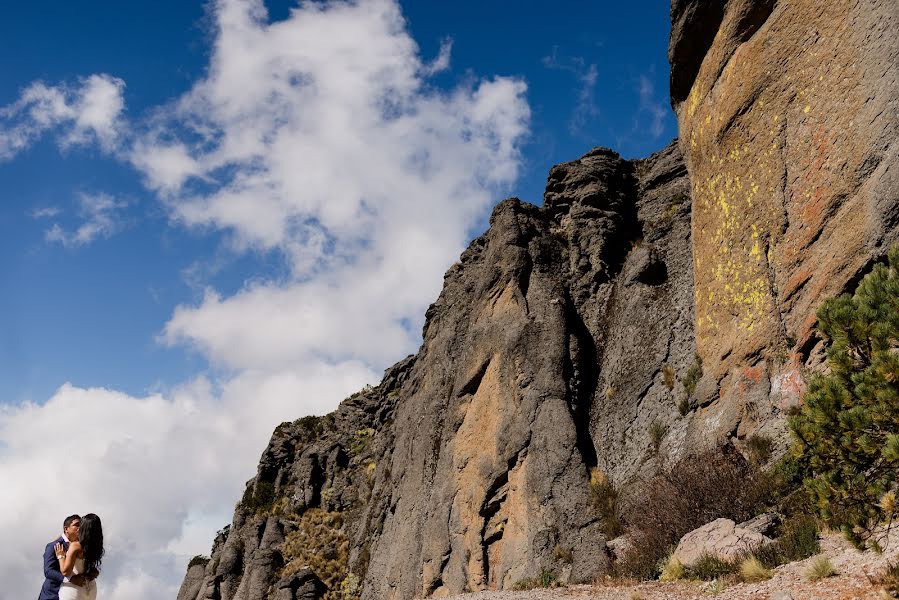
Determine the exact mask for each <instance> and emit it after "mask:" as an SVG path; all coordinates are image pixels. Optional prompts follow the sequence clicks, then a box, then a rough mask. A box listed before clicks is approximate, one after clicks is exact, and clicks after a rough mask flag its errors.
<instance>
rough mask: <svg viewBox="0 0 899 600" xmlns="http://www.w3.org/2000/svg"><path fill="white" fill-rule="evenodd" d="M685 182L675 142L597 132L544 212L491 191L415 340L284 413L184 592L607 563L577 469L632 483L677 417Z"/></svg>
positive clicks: (679, 425) (507, 576) (446, 581)
mask: <svg viewBox="0 0 899 600" xmlns="http://www.w3.org/2000/svg"><path fill="white" fill-rule="evenodd" d="M688 188H689V185H688V181H687V177H686V170H685V168H684V165H683V162H682V160H681V158H680V153H679V150H678V148H677V146H676V144H673V145H671V146H669V147H668V148H666V149H665V150H664V151H662V152H660V153H659V154H657V155H655V156H653V157H651V158H649V159H646V160H643V161H634V162H629V161H624V160H622V159H621V158H619V157H618V155H617V154H615V153H613V152H611V151H609V150H605V149H596V150H594V151H592V152H591V153H589V154H587V155H586V156H584V157H583V158H581V159H580V160H578V161H575V162H572V163H567V164H564V165H559V166H557V167H554V168H553V170H552V171H551V173H550V176H549V181H548V185H547V192H546V197H545V201H544V206H543V207H542V208H538V207H536V206H532V205H529V204H525V203H523V202H521V201H519V200H517V199H511V200H506V201H504V202H502V203H500V204H499V205H498V206H497V207H496V209H495V210H494V212H493V216H492V218H491V227H490V230H489V231H488V232H487V233H486V234H485V235H483V236H482V237H480V238H478V239H476V240H475V241H474V242H472V244H471V246H470V247H469V248H468V250H466V251H465V253H463V255H462V257H461V260H460V261H459V262H458V263H457V264H456V265H454V266H453V267H452V268H451V269H450V270H449V271H448V273H447V274H446V278H445V286H444V289H443V292H442V293H441V295H440V297H439V298H438V299H437V301H436V302H435V303H434V304H433V305H432V306H431V308H430V309H429V310H428V312H427V321H426V324H425V327H424V332H423V333H424V335H423V337H424V341H423V344H422V347H421V349H420V351H419V353H418V354H417V355H416V356H414V357H410V358H408V359H406V360H405V361H403V362H401V363H399V364H397V365H396V366H395V367H393V368H392V369H390V370H389V371H388V372H387V373H386V375H385V377H384V380H383V381H382V383H381V384H380V385H379V386H378V387H377V388H375V389H372V390H367V391H363V392H362V393H360V394H358V395H357V396H355V397H353V398H350V399H348V400H346V401H344V402H343V403H342V404H341V406H340V408H339V409H338V410H337V411H336V412H335V413H332V414H331V415H328V416H327V417H324V418H320V419H315V418H308V417H307V418H304V419H300V420H299V421H297V422H295V423H287V424H284V425H282V426H281V427H279V428H278V430H277V431H276V432H275V434H274V436H273V437H272V441H271V443H270V444H269V447H268V448H267V449H266V451H265V453H264V454H263V456H262V460H261V462H260V465H259V469H258V472H257V475H256V478H255V479H254V480H252V481H251V482H250V484H249V486H248V489H247V493H246V495H245V496H244V500H243V501H242V502H241V504H240V505H239V506H238V509H237V511H236V513H235V517H234V522H233V523H232V526H231V528H230V530H229V531H228V532H226V533H224V534H223V535H222V536H221V538H222V539H220V540H218V541H217V543H216V546H215V548H214V549H213V552H212V557H211V560H210V562H209V564H208V565H207V566H206V567H205V569H204V573H203V577H202V583H201V584H198V583H197V581H198V579H199V578H198V576H197V573H196V572H195V571H196V567H195V568H194V570H193V571H191V574H190V577H189V578H188V579H189V583H188V580H186V581H185V584H184V586H183V588H182V593H181V594H180V595H179V600H194V599H200V598H207V597H208V598H220V599H221V600H231V599H240V600H256V599H262V598H266V597H268V596H269V595H277V597H278V598H279V599H280V598H282V597H283V598H284V600H294V598H299V597H301V596H299V595H298V592H297V591H296V589H295V588H296V586H292V585H287V584H285V581H288V580H285V579H284V577H286V576H288V575H289V574H291V573H294V572H296V571H297V570H298V569H300V568H301V567H304V566H307V563H309V564H311V563H313V562H316V561H317V564H318V570H317V571H316V572H318V571H328V572H329V573H330V571H337V572H338V573H336V574H330V575H328V576H326V575H324V574H323V573H318V574H319V576H320V577H321V578H322V579H323V580H324V582H325V583H326V584H328V586H329V588H330V590H331V591H329V592H328V594H332V595H331V596H328V597H336V592H335V591H334V590H336V589H337V588H338V587H339V586H340V585H341V583H343V584H346V583H347V581H344V580H345V579H347V578H348V577H349V575H350V573H352V574H353V577H355V578H356V579H357V580H358V581H360V582H361V583H362V584H363V585H362V597H364V598H411V597H414V596H428V595H435V596H441V595H446V594H450V593H459V592H463V591H473V590H480V589H487V588H498V589H503V588H509V587H511V586H512V585H513V584H515V583H516V582H517V581H519V580H521V579H524V578H528V577H535V576H537V575H539V573H540V572H541V570H543V569H549V570H551V571H553V573H555V574H556V575H557V576H559V577H562V578H564V579H567V580H570V581H590V580H592V579H593V578H594V577H596V576H597V575H599V574H601V573H602V572H604V570H605V569H606V568H607V564H608V557H607V552H606V544H605V542H606V538H605V536H604V534H603V533H602V531H601V530H600V521H599V519H598V517H597V515H596V514H594V513H593V511H592V509H591V508H590V506H589V470H590V469H591V468H593V467H597V466H598V467H599V468H601V469H603V470H604V471H606V472H607V473H608V474H609V475H610V476H611V477H612V478H613V479H615V480H620V481H624V480H627V479H628V478H632V477H634V476H636V475H637V474H638V473H639V472H640V470H641V469H645V468H649V469H651V468H652V467H651V465H652V464H653V461H654V460H655V458H654V453H653V452H652V451H651V450H650V446H651V442H650V433H649V428H650V424H651V423H653V422H660V423H665V424H670V431H671V434H669V437H670V438H671V439H672V440H676V441H678V443H682V442H683V436H684V435H685V433H686V431H687V428H686V425H685V419H683V418H682V417H681V416H680V415H679V413H678V410H677V407H676V406H677V400H678V392H681V393H682V390H681V389H680V386H678V388H676V389H673V390H672V389H669V388H668V385H666V383H665V381H664V377H663V373H662V369H663V366H665V365H670V368H671V369H672V370H674V371H676V372H679V373H682V372H684V371H685V370H686V369H687V368H688V367H689V364H690V362H691V360H692V356H693V338H692V331H693V330H692V321H693V310H692V298H693V292H692V265H691V261H690V251H689V250H690V228H689V219H690V202H689V197H688V195H687V192H688ZM669 383H670V382H669ZM315 515H318V516H315ZM321 515H332V516H331V517H328V518H329V519H332V520H334V522H338V521H339V523H340V525H339V526H335V527H334V531H333V532H332V531H330V530H328V529H327V528H326V527H325V526H324V525H322V523H324V521H323V520H322V517H321ZM333 515H339V519H338V518H337V517H336V516H333ZM313 522H314V523H315V524H316V525H313V524H312V523H313ZM315 527H318V529H315ZM323 527H325V528H323ZM313 530H314V531H319V533H318V534H316V535H319V536H325V535H327V536H330V537H329V539H330V540H331V541H330V542H328V543H322V544H320V545H321V547H316V544H319V542H318V541H316V539H317V538H315V536H314V535H313V534H312V533H310V532H312V531H313ZM337 530H339V532H338V531H337ZM303 536H305V537H303ZM300 540H302V543H300ZM341 540H345V543H346V546H347V551H346V556H345V558H341V557H340V556H341V555H340V550H339V548H338V547H339V546H340V544H342V543H343V542H341ZM301 546H302V547H301ZM326 552H331V553H332V554H333V555H334V556H333V557H331V558H322V556H324V553H326ZM313 570H316V567H315V566H314V565H313ZM279 582H280V583H279Z"/></svg>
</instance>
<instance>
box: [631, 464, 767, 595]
mask: <svg viewBox="0 0 899 600" xmlns="http://www.w3.org/2000/svg"><path fill="white" fill-rule="evenodd" d="M638 490H639V491H638V493H635V494H633V495H629V496H628V498H627V500H626V501H624V502H623V506H622V507H621V515H622V519H623V521H624V522H625V525H626V526H627V527H628V530H629V533H630V535H631V536H632V547H631V550H630V551H628V552H626V553H625V555H624V556H623V557H622V559H621V561H620V563H619V564H618V565H617V567H616V568H617V570H618V571H619V572H620V573H621V574H623V575H630V576H633V577H636V578H639V579H655V578H656V577H657V576H658V574H659V569H660V564H661V562H662V559H664V558H665V556H667V555H668V554H669V552H671V550H672V549H673V548H674V547H675V546H676V545H677V543H678V541H680V539H681V537H682V536H683V535H684V534H686V533H688V532H690V531H692V530H694V529H696V528H697V527H700V526H702V525H705V524H706V523H709V522H710V521H714V520H715V519H718V518H721V517H724V518H729V519H733V520H734V521H736V522H738V523H739V522H741V521H745V520H746V519H748V518H750V517H752V516H753V515H755V514H757V512H758V510H759V509H760V508H761V507H762V506H763V505H765V504H766V503H767V502H769V501H770V499H771V498H770V495H771V486H770V484H769V482H768V480H767V478H766V477H764V476H763V475H762V474H761V473H760V472H759V471H758V470H757V469H754V468H753V466H752V465H750V464H749V463H748V462H747V461H746V460H745V459H744V458H743V457H742V456H741V455H740V454H739V453H738V452H737V451H736V450H735V449H733V448H730V447H728V448H727V449H725V450H724V451H722V450H711V451H708V452H704V453H702V454H700V455H697V456H688V457H685V458H682V459H681V460H679V461H678V462H677V463H675V464H674V466H672V467H671V468H670V469H668V470H667V471H664V472H662V473H660V474H658V475H656V476H655V477H653V478H652V479H650V480H648V481H646V482H645V483H643V484H642V485H640V486H639V488H638Z"/></svg>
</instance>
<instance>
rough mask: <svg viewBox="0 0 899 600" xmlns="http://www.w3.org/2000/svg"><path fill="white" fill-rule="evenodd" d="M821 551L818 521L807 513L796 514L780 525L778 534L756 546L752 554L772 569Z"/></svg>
mask: <svg viewBox="0 0 899 600" xmlns="http://www.w3.org/2000/svg"><path fill="white" fill-rule="evenodd" d="M820 551H821V545H820V543H819V541H818V522H817V521H816V520H815V519H814V518H813V517H810V516H808V515H803V514H797V515H795V516H794V517H791V518H790V519H787V520H786V521H785V522H784V523H783V525H781V527H780V535H779V536H778V537H777V539H775V540H774V542H772V543H771V544H768V545H765V546H762V547H760V548H756V549H755V550H754V551H753V552H752V555H753V556H754V557H755V558H757V559H758V560H759V562H761V563H762V564H763V565H764V566H765V567H767V568H769V569H773V568H774V567H776V566H778V565H784V564H787V563H790V562H794V561H797V560H804V559H806V558H808V557H809V556H814V555H815V554H817V553H818V552H820Z"/></svg>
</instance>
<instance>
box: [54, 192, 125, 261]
mask: <svg viewBox="0 0 899 600" xmlns="http://www.w3.org/2000/svg"><path fill="white" fill-rule="evenodd" d="M78 202H79V205H80V208H79V214H80V216H81V217H82V218H83V219H84V221H83V222H82V223H81V224H80V225H79V226H78V227H77V229H75V230H73V231H66V230H64V229H63V228H62V227H61V226H60V225H59V223H54V224H53V225H52V226H51V227H50V228H49V229H48V230H47V231H45V232H44V238H45V239H46V240H47V241H48V242H58V243H60V244H62V245H63V246H66V247H68V248H71V247H76V246H84V245H87V244H89V243H91V242H93V241H94V240H96V239H98V238H108V237H111V236H112V235H114V234H116V233H117V232H119V231H120V230H121V229H122V227H123V226H124V225H123V220H122V216H121V212H122V211H123V210H124V209H125V207H127V206H128V203H127V202H124V201H117V200H116V199H115V198H113V197H112V196H110V195H109V194H104V193H99V194H85V193H81V194H78ZM45 212H46V211H45ZM41 216H51V215H50V214H46V215H44V214H42V215H41Z"/></svg>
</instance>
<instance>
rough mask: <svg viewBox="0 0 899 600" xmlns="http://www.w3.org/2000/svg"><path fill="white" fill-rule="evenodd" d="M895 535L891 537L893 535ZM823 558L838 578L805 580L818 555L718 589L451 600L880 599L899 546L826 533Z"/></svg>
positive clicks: (592, 590) (650, 587)
mask: <svg viewBox="0 0 899 600" xmlns="http://www.w3.org/2000/svg"><path fill="white" fill-rule="evenodd" d="M894 537H895V536H894ZM821 555H825V556H827V557H828V558H829V559H830V561H831V563H833V566H834V567H835V568H836V571H837V575H835V576H833V577H828V578H827V579H823V580H820V581H809V580H808V577H807V576H806V573H807V571H808V569H809V565H810V564H811V563H812V561H814V560H815V558H816V557H812V558H809V559H806V560H803V561H798V562H794V563H790V564H787V565H782V566H780V567H778V568H777V569H775V571H774V576H773V577H772V578H771V579H769V580H767V581H762V582H760V583H740V584H733V585H730V586H727V587H724V588H723V589H716V585H715V584H714V583H710V582H692V581H689V582H688V581H683V582H676V583H660V582H645V583H635V584H626V583H621V582H613V581H609V582H600V583H598V584H596V585H592V586H591V585H577V586H570V587H566V588H558V589H552V590H547V589H543V590H529V591H525V592H478V593H475V594H462V595H460V596H452V598H453V599H455V600H561V599H564V598H581V599H583V600H694V599H695V600H709V598H727V599H733V600H856V599H857V600H875V599H876V600H883V599H884V598H887V597H888V596H884V595H882V593H881V591H880V587H879V586H876V585H875V584H874V583H872V580H873V579H875V578H876V577H877V575H878V574H880V573H881V572H882V571H883V570H884V569H885V568H886V566H887V564H888V563H890V562H892V561H895V560H896V559H897V558H899V543H896V540H893V543H892V544H890V545H888V546H887V548H886V550H885V551H884V552H883V554H880V555H878V554H875V553H873V552H864V553H862V552H858V551H857V550H855V549H853V548H852V547H851V546H850V545H849V544H848V543H847V542H846V541H845V540H844V539H843V538H842V537H840V536H839V535H836V534H828V535H825V536H824V537H823V539H822V540H821V554H820V555H818V556H821Z"/></svg>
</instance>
